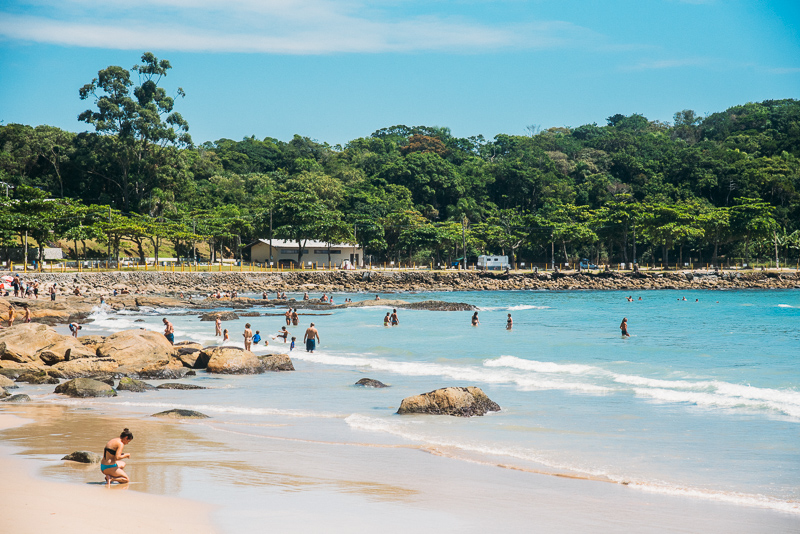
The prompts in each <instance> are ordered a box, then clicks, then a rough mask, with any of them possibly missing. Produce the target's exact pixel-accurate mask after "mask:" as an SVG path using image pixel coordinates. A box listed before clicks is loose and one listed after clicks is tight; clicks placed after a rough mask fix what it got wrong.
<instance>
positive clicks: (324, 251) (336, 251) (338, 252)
mask: <svg viewBox="0 0 800 534" xmlns="http://www.w3.org/2000/svg"><path fill="white" fill-rule="evenodd" d="M327 253H328V251H327V250H325V249H323V250H315V251H314V254H327ZM341 253H342V251H341V250H335V249H331V254H341Z"/></svg>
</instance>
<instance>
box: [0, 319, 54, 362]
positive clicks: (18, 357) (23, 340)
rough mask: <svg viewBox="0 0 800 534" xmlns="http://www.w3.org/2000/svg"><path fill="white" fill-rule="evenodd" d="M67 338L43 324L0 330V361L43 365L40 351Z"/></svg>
mask: <svg viewBox="0 0 800 534" xmlns="http://www.w3.org/2000/svg"><path fill="white" fill-rule="evenodd" d="M65 337H67V336H62V335H61V334H59V333H58V332H56V331H55V330H53V329H52V328H50V327H48V326H45V325H43V324H34V323H27V324H26V323H22V324H16V325H14V326H13V327H11V328H5V329H3V330H0V360H11V361H14V362H17V363H41V360H40V359H39V351H40V350H42V349H43V348H46V347H51V346H54V345H56V344H57V343H59V342H60V341H62V340H63V339H64V338H65Z"/></svg>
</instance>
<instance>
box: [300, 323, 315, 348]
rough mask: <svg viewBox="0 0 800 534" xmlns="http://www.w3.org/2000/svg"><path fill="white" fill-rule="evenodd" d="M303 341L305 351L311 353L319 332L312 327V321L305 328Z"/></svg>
mask: <svg viewBox="0 0 800 534" xmlns="http://www.w3.org/2000/svg"><path fill="white" fill-rule="evenodd" d="M303 342H304V343H305V344H306V352H311V353H313V352H314V349H316V348H317V343H318V342H319V332H317V329H316V328H314V323H311V326H309V327H308V329H307V330H306V334H305V335H304V336H303Z"/></svg>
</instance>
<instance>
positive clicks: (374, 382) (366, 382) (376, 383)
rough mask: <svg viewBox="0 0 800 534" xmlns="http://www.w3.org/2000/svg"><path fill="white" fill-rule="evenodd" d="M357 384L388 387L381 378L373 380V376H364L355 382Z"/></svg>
mask: <svg viewBox="0 0 800 534" xmlns="http://www.w3.org/2000/svg"><path fill="white" fill-rule="evenodd" d="M355 385H356V386H364V387H368V388H388V387H389V386H387V385H386V384H384V383H383V382H381V381H380V380H373V379H372V378H362V379H361V380H359V381H358V382H356V383H355Z"/></svg>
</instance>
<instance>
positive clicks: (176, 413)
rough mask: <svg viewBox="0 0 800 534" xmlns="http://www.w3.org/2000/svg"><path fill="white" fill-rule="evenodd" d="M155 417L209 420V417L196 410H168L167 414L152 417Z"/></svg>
mask: <svg viewBox="0 0 800 534" xmlns="http://www.w3.org/2000/svg"><path fill="white" fill-rule="evenodd" d="M152 416H153V417H169V418H170V419H208V418H209V417H208V416H207V415H206V414H204V413H200V412H195V411H194V410H179V409H175V410H167V411H165V412H158V413H154V414H153V415H152Z"/></svg>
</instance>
